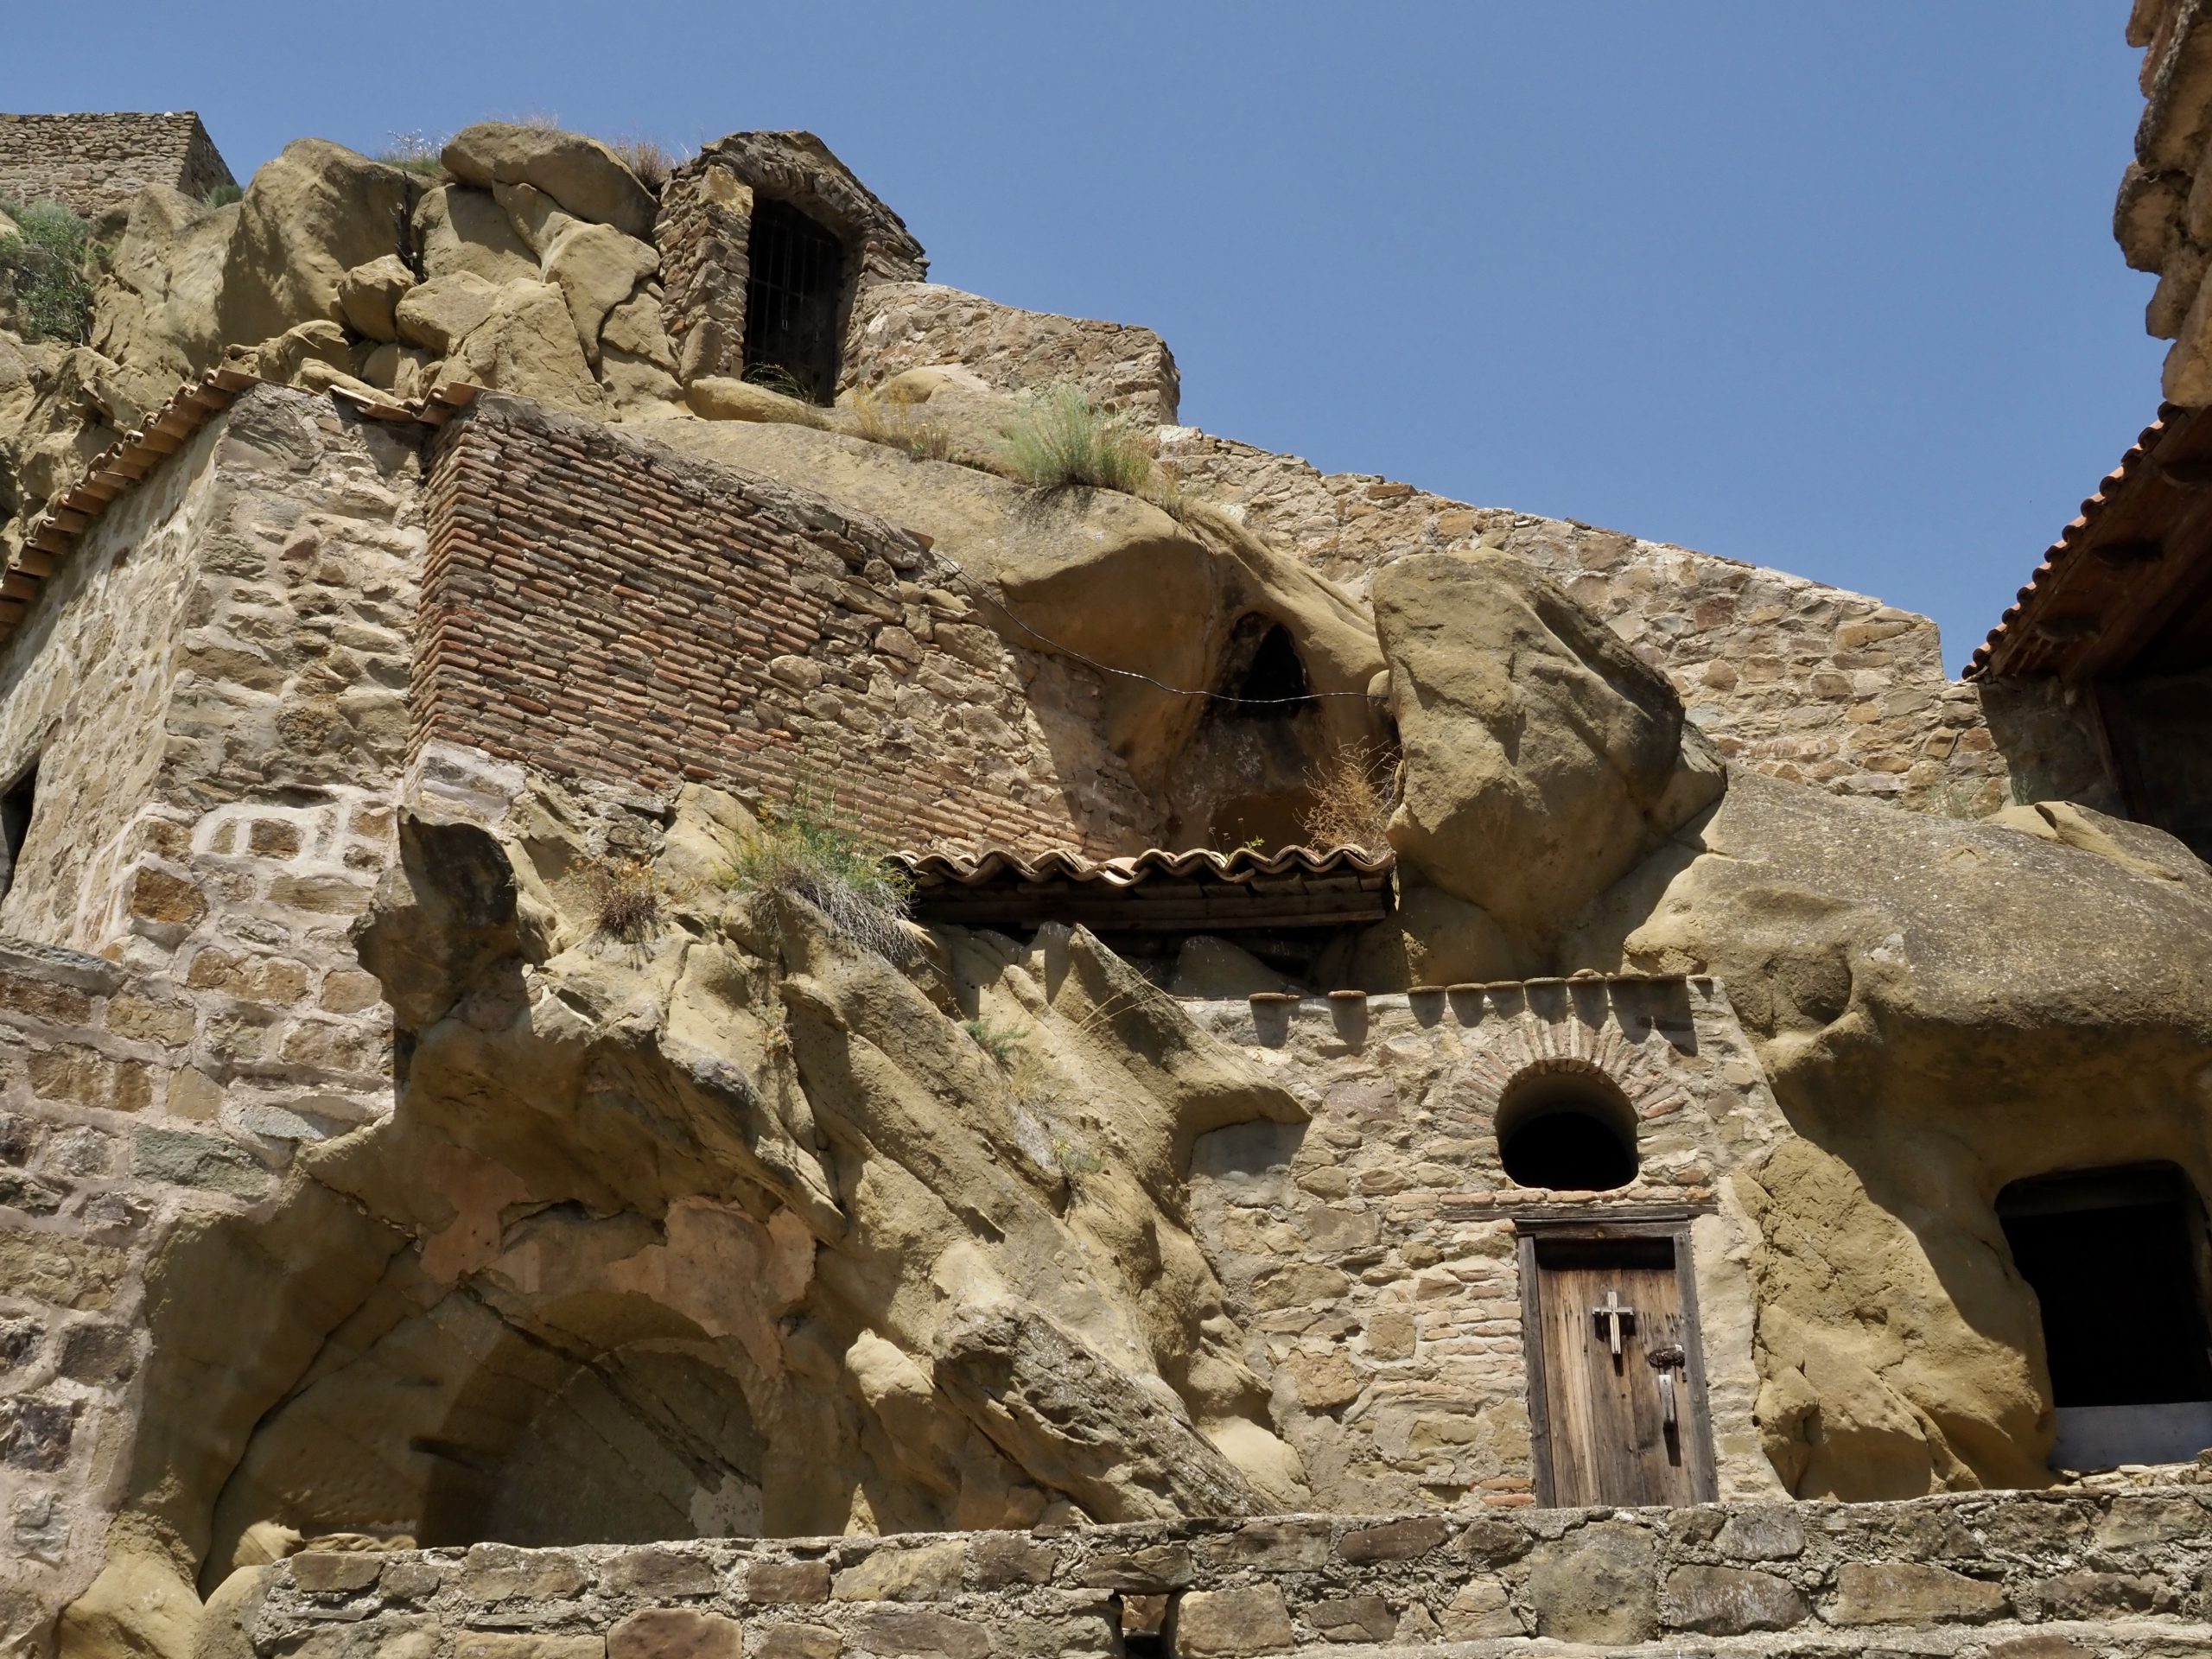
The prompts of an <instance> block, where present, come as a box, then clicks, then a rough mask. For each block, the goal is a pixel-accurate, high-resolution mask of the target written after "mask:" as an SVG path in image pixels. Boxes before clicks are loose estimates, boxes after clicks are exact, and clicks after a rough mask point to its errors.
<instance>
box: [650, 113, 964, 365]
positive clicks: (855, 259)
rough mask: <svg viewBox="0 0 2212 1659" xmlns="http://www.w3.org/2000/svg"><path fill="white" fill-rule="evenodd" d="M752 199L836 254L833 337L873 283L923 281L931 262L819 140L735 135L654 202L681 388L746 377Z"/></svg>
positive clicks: (687, 167)
mask: <svg viewBox="0 0 2212 1659" xmlns="http://www.w3.org/2000/svg"><path fill="white" fill-rule="evenodd" d="M756 191H757V192H759V193H760V194H763V195H766V196H767V197H769V198H771V199H772V200H778V201H785V202H789V203H790V204H791V206H793V207H797V208H798V209H799V210H800V211H801V212H803V213H806V214H807V215H808V216H809V217H810V218H811V219H814V220H815V221H816V223H817V224H819V225H822V226H826V227H827V228H828V229H829V230H830V231H832V232H836V236H837V238H838V240H839V241H840V242H842V244H843V245H844V248H845V253H846V257H847V261H848V270H847V290H846V293H845V295H844V296H843V299H842V313H843V315H841V316H840V317H839V318H838V327H839V328H840V329H841V330H842V329H843V327H845V325H846V323H847V321H848V320H849V317H850V316H851V314H852V309H853V306H854V303H855V296H857V295H859V294H861V293H864V292H865V291H866V290H867V289H869V288H871V287H873V286H874V285H875V284H877V283H918V282H919V281H921V279H922V278H923V277H926V276H927V275H929V259H928V257H927V256H926V255H925V254H924V253H923V251H922V245H921V244H920V243H918V242H917V241H916V240H915V239H914V238H913V236H912V233H911V232H908V230H907V229H906V224H905V222H904V221H903V220H901V219H899V215H898V214H896V213H893V212H892V211H891V209H890V208H889V207H886V206H885V205H884V204H883V203H882V202H880V201H879V200H876V198H875V196H874V194H871V193H870V192H869V191H868V188H866V187H865V186H864V185H862V184H861V182H860V181H859V180H858V179H855V177H854V176H853V175H852V174H851V173H849V171H847V170H846V168H845V166H844V164H843V163H842V162H839V161H838V160H837V158H836V156H832V155H831V154H830V153H829V149H828V147H827V146H825V145H824V144H823V143H822V141H821V140H820V139H818V138H817V137H814V136H813V135H812V134H811V133H803V132H740V133H733V134H731V135H730V136H729V137H727V138H724V139H722V140H721V141H720V142H719V143H715V144H712V145H709V147H708V148H707V149H705V150H703V151H702V152H701V153H700V154H699V155H698V156H696V157H695V158H694V159H693V160H691V161H690V162H685V163H684V164H683V166H682V167H680V168H677V170H676V173H675V175H674V176H673V177H671V179H670V180H669V181H668V184H667V186H666V187H665V188H664V189H663V190H662V192H661V205H660V214H659V218H658V221H657V223H656V225H655V226H654V231H653V238H654V241H655V243H656V244H657V245H658V247H659V249H660V255H661V275H662V279H663V282H664V285H665V289H666V293H667V302H666V305H665V307H664V319H665V322H666V326H667V328H668V336H669V339H670V340H672V341H674V342H675V344H676V347H677V372H678V374H679V375H680V376H681V378H683V380H684V381H685V382H686V383H689V382H690V381H691V380H694V379H696V378H699V377H700V376H702V375H721V374H736V373H739V372H741V371H742V370H743V369H744V367H745V295H746V283H747V278H748V277H749V276H750V275H751V272H752V264H753V259H752V236H753V195H754V193H755V192H756Z"/></svg>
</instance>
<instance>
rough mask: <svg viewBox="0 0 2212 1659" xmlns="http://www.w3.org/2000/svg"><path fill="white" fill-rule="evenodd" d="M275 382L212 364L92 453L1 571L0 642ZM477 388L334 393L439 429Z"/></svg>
mask: <svg viewBox="0 0 2212 1659" xmlns="http://www.w3.org/2000/svg"><path fill="white" fill-rule="evenodd" d="M267 384H270V383H268V382H264V380H263V379H262V378H261V377H260V376H259V375H255V374H248V373H246V372H244V371H243V370H239V369H221V368H218V369H210V370H208V371H207V372H206V373H205V374H202V375H200V376H198V377H196V378H193V379H190V380H188V381H186V382H185V383H184V384H183V385H181V386H179V387H178V388H177V390H176V391H175V393H174V394H172V395H171V397H169V400H168V402H167V403H165V404H162V406H161V407H160V408H159V409H157V410H155V411H154V412H153V413H152V414H151V415H150V416H148V417H147V419H146V423H145V424H144V425H143V426H140V427H134V428H132V429H130V431H128V432H126V433H124V435H123V436H122V437H120V438H119V439H118V440H117V441H116V442H113V443H111V444H110V445H109V446H108V447H107V448H105V449H103V450H101V451H100V453H99V454H97V455H95V456H93V457H92V461H91V462H90V463H88V464H87V465H86V468H85V470H84V472H83V474H81V475H80V476H79V479H78V480H77V482H76V483H75V484H73V485H72V486H70V487H69V488H68V489H67V490H66V491H64V492H63V493H61V494H60V495H59V496H57V497H55V498H54V499H53V500H51V501H49V502H48V504H47V505H46V506H45V508H44V509H43V510H42V511H41V512H40V513H39V515H38V517H37V518H34V519H32V520H31V522H30V524H29V527H28V528H27V529H26V530H25V531H24V532H23V544H22V546H21V547H20V548H18V549H17V550H16V555H15V556H14V557H13V558H12V559H10V561H9V563H8V566H7V569H5V570H4V571H0V645H5V644H7V642H8V641H9V640H10V639H12V638H14V636H15V634H16V631H17V630H18V629H19V628H21V627H22V624H23V620H24V618H25V617H27V616H28V615H29V613H30V607H31V603H32V601H34V600H35V599H36V598H37V597H38V595H39V592H40V590H41V587H42V586H43V584H44V583H45V582H46V581H47V580H48V578H49V577H51V576H52V575H54V571H55V570H56V569H59V568H60V563H61V561H62V560H64V559H66V558H67V557H68V556H69V555H70V554H71V553H72V552H73V551H75V550H76V547H77V544H78V543H79V542H81V541H82V540H83V539H84V537H85V536H86V533H87V532H89V531H91V529H92V526H93V525H94V524H97V523H98V522H99V518H100V516H101V515H102V514H103V513H105V512H106V511H107V510H108V508H110V507H111V506H112V505H115V503H116V502H118V501H119V500H121V499H123V498H124V497H125V496H127V495H129V494H130V492H131V491H132V490H133V489H134V488H136V487H137V486H138V485H139V484H141V483H143V482H144V481H145V480H146V479H147V478H148V477H149V476H150V475H151V474H153V473H154V472H155V471H156V469H157V468H158V467H160V466H161V463H162V461H164V460H166V459H167V458H168V456H170V455H173V454H175V453H176V452H177V451H178V450H179V449H181V448H184V446H185V445H186V444H187V443H188V442H190V441H191V439H192V437H193V435H194V433H196V432H198V431H199V430H200V428H201V427H203V426H205V425H206V424H207V423H208V422H209V421H210V420H212V419H213V418H214V417H215V416H217V415H219V414H220V413H221V412H222V411H223V410H226V409H228V408H229V407H230V406H231V405H232V404H234V403H236V402H237V401H238V398H239V397H242V396H243V395H245V393H246V392H248V391H251V390H252V389H253V388H254V387H256V386H258V385H267ZM480 390H481V388H480V387H476V386H471V385H448V386H440V387H437V388H436V389H435V390H434V391H431V392H429V394H427V395H426V396H424V397H419V398H416V399H415V400H414V401H413V402H411V403H400V402H397V401H396V400H394V401H381V402H380V401H376V400H372V399H370V398H366V397H362V396H361V395H360V394H359V393H358V392H353V391H346V389H345V388H343V387H339V386H334V387H332V388H331V391H330V395H331V397H334V398H335V399H336V400H337V401H338V402H340V403H341V404H345V405H346V407H347V408H349V409H351V410H353V411H354V412H355V413H356V414H358V415H359V416H362V417H363V418H365V419H367V420H374V421H391V422H404V423H410V424H415V425H421V426H442V425H444V424H445V423H446V422H447V421H448V420H450V419H452V418H453V416H454V415H455V414H456V413H458V412H459V411H460V410H463V409H466V408H467V406H468V405H469V404H472V403H474V402H475V401H476V397H477V394H478V392H479V391H480Z"/></svg>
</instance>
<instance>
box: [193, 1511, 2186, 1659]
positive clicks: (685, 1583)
mask: <svg viewBox="0 0 2212 1659" xmlns="http://www.w3.org/2000/svg"><path fill="white" fill-rule="evenodd" d="M334 1542H335V1543H338V1544H343V1543H345V1542H346V1541H344V1540H338V1541H334ZM354 1542H356V1543H365V1542H367V1541H366V1540H358V1541H354ZM2208 1567H2212V1526H2209V1525H2208V1517H2207V1515H2206V1506H2205V1504H2204V1503H2203V1502H2202V1500H2201V1499H2200V1498H2199V1497H2197V1496H2196V1494H2195V1493H2193V1492H2190V1491H2175V1490H2165V1491H2152V1492H2145V1493H2139V1494H2133V1495H2125V1496H2105V1495H2070V1496H2065V1497H2058V1496H2053V1495H2047V1494H2039V1493H2020V1492H2015V1493H2005V1494H1993V1495H1974V1496H1971V1497H1934V1498H1921V1499H1916V1500H1914V1501H1912V1502H1910V1503H1872V1504H1864V1505H1853V1506H1846V1505H1837V1504H1807V1505H1803V1506H1800V1507H1770V1506H1766V1505H1760V1504H1730V1505H1725V1506H1709V1507H1701V1508H1698V1509H1694V1510H1523V1511H1520V1512H1517V1513H1510V1514H1503V1515H1491V1516H1479V1517H1473V1518H1463V1517H1447V1516H1438V1515H1430V1514H1416V1515H1404V1516H1393V1517H1383V1516H1304V1515H1302V1516H1283V1517H1280V1518H1275V1519H1269V1520H1259V1521H1245V1522H1188V1523H1184V1524H1177V1525H1136V1526H1115V1527H1098V1528H1091V1529H1080V1530H1052V1529H1040V1530H1037V1531H1033V1532H1027V1533H1020V1532H1003V1533H978V1534H967V1535H963V1534H938V1535H908V1536H905V1537H892V1538H833V1539H813V1540H806V1541H793V1540H782V1541H763V1540H728V1541H715V1542H700V1543H688V1544H675V1545H666V1544H664V1545H651V1546H645V1547H632V1548H580V1549H546V1550H522V1549H515V1548H508V1547H505V1546H501V1545H497V1544H479V1545H476V1546H475V1547H474V1548H471V1549H468V1550H467V1551H465V1552H464V1551H461V1550H424V1551H420V1552H416V1551H399V1552H395V1553H391V1554H380V1553H352V1552H349V1551H346V1550H343V1549H340V1548H332V1549H327V1550H315V1551H311V1552H309V1553H308V1554H299V1555H295V1556H293V1557H292V1558H291V1559H290V1560H289V1561H287V1562H285V1563H283V1565H281V1566H278V1567H266V1568H261V1569H257V1571H256V1572H254V1573H251V1574H250V1575H249V1576H246V1577H245V1578H241V1579H238V1580H235V1585H236V1591H235V1594H236V1596H237V1599H236V1601H235V1602H234V1603H233V1604H232V1605H233V1607H234V1608H235V1612H234V1613H233V1614H232V1616H233V1617H235V1618H237V1619H238V1622H239V1624H241V1625H242V1626H243V1628H244V1631H245V1638H246V1641H247V1642H248V1643H250V1644H251V1649H252V1651H253V1652H254V1653H255V1654H256V1655H260V1656H270V1659H277V1656H283V1659H291V1656H314V1659H356V1656H359V1659H367V1656H369V1655H371V1654H405V1655H409V1656H421V1659H432V1656H443V1655H447V1654H451V1655H453V1656H454V1659H662V1656H674V1655H683V1656H700V1659H707V1656H711V1659H740V1656H741V1655H742V1656H750V1659H838V1656H840V1655H843V1654H855V1655H863V1654H875V1655H884V1656H892V1655H913V1654H919V1655H930V1656H942V1659H1047V1656H1052V1659H1058V1656H1068V1655H1089V1656H1096V1659H1107V1656H1117V1655H1120V1654H1122V1653H1123V1652H1125V1651H1129V1652H1133V1651H1137V1650H1139V1648H1138V1645H1137V1643H1135V1642H1134V1641H1132V1640H1131V1639H1130V1638H1132V1637H1149V1638H1150V1650H1151V1651H1154V1652H1160V1653H1164V1654H1166V1655H1169V1656H1173V1659H1242V1656H1249V1655H1260V1654H1276V1653H1291V1652H1300V1653H1303V1652H1316V1651H1325V1650H1327V1649H1330V1648H1332V1646H1335V1645H1337V1644H1340V1643H1377V1644H1387V1645H1386V1647H1385V1649H1384V1650H1409V1649H1429V1648H1432V1647H1435V1646H1438V1645H1440V1644H1442V1643H1464V1644H1466V1645H1463V1646H1455V1647H1453V1648H1452V1651H1453V1652H1454V1653H1458V1654H1462V1655H1466V1656H1471V1659H1472V1656H1488V1655H1493V1654H1506V1653H1527V1652H1530V1651H1535V1650H1541V1651H1545V1652H1567V1651H1572V1652H1575V1653H1586V1652H1591V1651H1597V1652H1611V1651H1627V1652H1635V1653H1643V1652H1649V1653H1652V1654H1662V1653H1663V1654H1669V1655H1680V1654H1685V1653H1698V1654H1732V1653H1746V1654H1750V1653H1757V1654H1776V1655H1781V1654H1805V1655H1815V1654H1817V1655H1821V1656H1833V1655H1837V1654H1842V1653H1867V1652H1881V1653H1913V1654H1927V1655H1936V1654H1973V1655H1977V1656H1987V1659H1998V1656H2004V1659H2088V1656H2090V1655H2093V1654H2094V1655H2102V1656H2124V1659H2135V1656H2140V1659H2153V1656H2157V1659H2170V1656H2177V1655H2180V1654H2183V1653H2198V1652H2202V1651H2205V1650H2206V1644H2207V1643H2212V1627H2209V1626H2208V1625H2207V1624H2206V1623H2205V1612H2206V1610H2205V1605H2204V1603H2205V1594H2206V1592H2205V1590H2204V1587H2203V1575H2204V1574H2205V1573H2206V1572H2207V1569H2208ZM1529 1637H1540V1638H1548V1639H1549V1640H1550V1641H1551V1642H1556V1643H1580V1644H1583V1645H1580V1646H1575V1647H1573V1648H1571V1649H1570V1648H1565V1647H1553V1646H1550V1645H1546V1646H1545V1647H1543V1648H1542V1649H1535V1648H1534V1647H1533V1646H1532V1644H1531V1643H1529ZM1370 1650H1373V1649H1370Z"/></svg>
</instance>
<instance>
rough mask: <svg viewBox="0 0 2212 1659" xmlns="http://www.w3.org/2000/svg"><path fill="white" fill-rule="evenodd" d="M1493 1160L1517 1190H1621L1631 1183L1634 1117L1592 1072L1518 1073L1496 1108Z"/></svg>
mask: <svg viewBox="0 0 2212 1659" xmlns="http://www.w3.org/2000/svg"><path fill="white" fill-rule="evenodd" d="M1497 1153H1498V1158H1499V1160H1500V1161H1502V1162H1503V1164H1504V1166H1505V1173H1506V1178H1507V1179H1509V1180H1511V1181H1512V1182H1513V1183H1514V1184H1515V1185H1519V1186H1543V1187H1551V1188H1554V1189H1559V1190H1564V1191H1567V1192H1610V1191H1611V1189H1613V1188H1614V1187H1618V1186H1626V1185H1628V1184H1629V1183H1630V1181H1632V1180H1634V1179H1636V1171H1637V1150H1636V1109H1635V1108H1634V1107H1633V1106H1631V1105H1630V1104H1629V1100H1628V1096H1626V1095H1624V1093H1622V1092H1621V1088H1620V1085H1619V1084H1617V1083H1615V1082H1614V1081H1613V1080H1612V1079H1611V1077H1607V1076H1606V1075H1605V1073H1604V1072H1602V1071H1599V1070H1598V1069H1597V1068H1596V1067H1595V1066H1589V1067H1580V1066H1578V1067H1575V1068H1573V1069H1571V1070H1544V1071H1536V1070H1531V1071H1524V1072H1522V1074H1521V1075H1520V1076H1519V1077H1516V1078H1515V1079H1514V1080H1513V1081H1512V1082H1511V1083H1510V1084H1507V1085H1506V1089H1505V1092H1504V1094H1503V1096H1500V1097H1499V1100H1498V1104H1497Z"/></svg>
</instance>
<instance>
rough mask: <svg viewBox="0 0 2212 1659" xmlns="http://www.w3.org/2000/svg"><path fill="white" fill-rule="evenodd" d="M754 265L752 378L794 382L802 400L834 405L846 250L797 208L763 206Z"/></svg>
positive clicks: (749, 317) (748, 321)
mask: <svg viewBox="0 0 2212 1659" xmlns="http://www.w3.org/2000/svg"><path fill="white" fill-rule="evenodd" d="M749 259H750V264H749V266H748V269H747V276H746V281H745V378H747V379H748V380H754V381H760V382H762V383H765V384H767V385H777V384H778V383H779V382H780V381H782V380H785V379H788V380H789V381H790V382H791V383H792V385H794V386H796V388H797V389H798V393H799V395H801V396H804V397H807V398H808V399H810V401H812V402H814V403H817V404H826V403H828V402H829V400H830V399H831V398H832V397H835V396H836V391H837V359H838V349H839V341H838V339H837V314H838V312H839V310H840V309H841V308H842V302H843V300H844V292H845V250H844V247H843V245H842V244H841V243H839V241H838V240H837V238H836V236H835V235H833V234H832V233H831V232H829V231H828V230H826V229H825V228H823V226H820V225H817V223H815V221H814V220H813V219H810V218H808V217H807V216H806V215H805V214H804V213H801V212H800V211H799V210H798V208H796V207H792V206H791V204H790V203H788V202H783V201H769V200H756V201H755V202H754V203H753V234H752V240H751V243H750V246H749ZM790 389H791V388H789V387H786V388H785V390H790Z"/></svg>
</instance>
